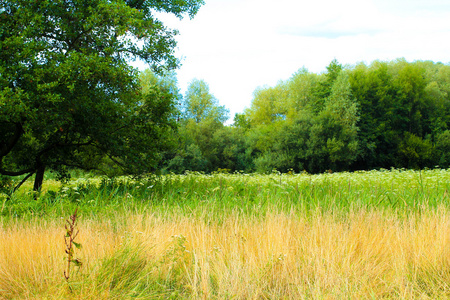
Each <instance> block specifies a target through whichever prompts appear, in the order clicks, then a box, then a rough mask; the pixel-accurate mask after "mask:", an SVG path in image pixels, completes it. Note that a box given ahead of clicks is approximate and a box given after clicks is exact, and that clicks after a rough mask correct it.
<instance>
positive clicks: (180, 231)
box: [0, 208, 450, 299]
mask: <svg viewBox="0 0 450 300" xmlns="http://www.w3.org/2000/svg"><path fill="white" fill-rule="evenodd" d="M124 220H126V222H124ZM114 222H116V223H114V224H113V223H111V222H110V221H108V220H104V221H101V220H96V221H92V220H81V221H80V224H79V228H80V236H79V242H80V243H81V244H82V245H83V248H82V250H80V251H79V252H78V256H79V257H80V258H81V259H82V260H83V261H84V265H83V267H82V269H80V271H79V272H78V273H74V277H73V280H72V283H71V284H72V288H73V296H76V297H78V298H80V299H111V298H112V299H124V298H128V297H136V298H138V299H148V298H151V297H156V296H159V297H162V298H168V297H170V296H172V297H174V299H181V298H186V299H201V298H206V299H229V298H232V297H234V298H236V299H260V298H263V299H264V298H266V299H282V298H288V299H302V298H313V299H324V298H331V299H342V298H351V299H369V298H375V299H380V298H390V299H392V298H397V299H417V298H425V299H427V298H428V299H438V298H447V297H450V289H449V283H450V271H449V270H450V248H449V246H448V245H449V237H450V226H449V225H450V216H449V215H448V212H447V210H445V209H438V210H436V211H433V212H431V211H430V212H424V213H422V214H421V215H411V216H409V217H407V218H402V219H399V218H398V217H396V216H394V215H391V214H389V213H388V214H386V213H381V212H376V211H358V212H356V211H355V212H351V213H350V214H349V215H348V218H345V219H340V218H339V217H336V216H335V215H333V214H331V213H325V214H324V213H321V212H319V211H316V212H313V213H312V214H311V215H310V216H308V217H305V216H301V215H298V214H297V213H295V212H294V211H292V212H291V213H290V214H286V213H280V212H276V209H275V208H274V211H271V212H268V213H267V214H266V217H265V218H263V219H260V218H251V217H249V216H242V215H241V214H240V213H239V212H238V211H236V212H235V213H232V214H230V215H229V216H227V217H226V218H225V219H224V220H223V221H222V222H221V223H220V224H218V223H217V222H215V221H214V220H210V222H205V221H200V220H196V219H191V218H189V217H188V216H173V218H172V219H171V220H168V219H166V218H162V217H160V216H157V215H152V214H146V215H138V214H133V215H124V216H119V215H118V216H117V219H116V220H115V221H114ZM62 225H63V221H62V220H61V221H60V220H57V221H47V222H41V221H38V220H35V221H32V222H27V223H22V222H17V223H15V224H9V226H8V227H7V228H2V229H1V232H0V262H1V263H0V295H1V296H2V297H3V298H6V299H20V298H23V299H43V298H51V299H55V298H56V299H66V298H67V297H71V294H70V292H69V290H68V289H67V284H66V282H65V280H64V277H63V269H64V263H63V257H64V243H63V235H64V230H63V229H62Z"/></svg>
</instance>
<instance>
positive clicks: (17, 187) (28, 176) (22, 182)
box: [11, 172, 34, 194]
mask: <svg viewBox="0 0 450 300" xmlns="http://www.w3.org/2000/svg"><path fill="white" fill-rule="evenodd" d="M33 174H34V172H32V173H30V174H28V175H27V176H25V178H24V179H22V181H21V182H20V183H19V184H18V185H16V187H15V188H14V190H13V191H12V193H11V194H14V193H15V192H16V191H17V190H18V189H19V188H20V187H21V186H22V184H24V183H25V181H27V180H28V178H30V177H31V175H33Z"/></svg>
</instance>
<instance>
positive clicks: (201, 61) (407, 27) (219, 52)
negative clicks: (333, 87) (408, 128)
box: [164, 0, 450, 120]
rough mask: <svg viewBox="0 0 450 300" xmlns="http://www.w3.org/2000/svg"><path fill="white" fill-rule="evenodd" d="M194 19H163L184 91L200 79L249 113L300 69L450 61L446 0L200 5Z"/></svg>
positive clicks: (449, 1) (215, 1) (246, 0)
mask: <svg viewBox="0 0 450 300" xmlns="http://www.w3.org/2000/svg"><path fill="white" fill-rule="evenodd" d="M205 2H206V4H205V5H204V6H203V7H201V8H200V11H199V13H198V14H197V15H196V16H195V18H194V19H193V20H190V19H189V18H188V17H186V18H185V19H183V20H182V21H179V20H177V19H176V18H164V23H165V24H166V25H167V26H168V27H171V28H175V29H178V30H179V32H180V34H179V36H178V37H177V40H178V48H177V51H176V53H177V56H178V57H182V58H183V59H182V64H183V65H182V67H181V68H180V69H179V70H178V71H177V74H178V82H179V86H180V88H181V91H182V93H183V94H184V92H185V91H186V88H187V86H188V84H189V82H190V81H191V80H192V79H194V78H198V79H203V80H205V81H206V83H208V84H209V87H210V91H211V93H212V94H213V95H214V96H215V97H216V98H217V99H218V100H219V103H220V104H222V105H225V106H226V107H227V108H228V109H229V110H230V119H231V120H232V119H233V117H234V114H235V113H236V112H242V111H243V110H244V108H246V107H249V106H250V103H251V100H252V98H253V91H254V90H255V89H256V88H257V87H258V86H265V85H267V86H273V85H275V84H276V83H277V82H278V81H279V80H286V79H288V78H289V77H291V75H292V74H293V73H295V72H296V71H297V70H298V69H300V68H302V67H306V68H307V69H308V70H309V71H311V72H314V73H320V72H323V71H324V70H325V68H326V66H327V65H328V64H329V63H330V62H331V61H332V60H333V59H334V58H336V59H337V60H338V61H339V62H340V63H341V64H349V65H354V64H356V63H358V62H365V63H366V64H369V63H370V62H372V61H373V60H377V59H378V60H393V59H396V58H401V57H404V58H405V59H407V60H408V61H414V60H432V61H435V62H438V61H440V62H443V63H448V62H450V0H340V1H336V0H308V1H306V0H277V1H274V0H270V1H269V0H205Z"/></svg>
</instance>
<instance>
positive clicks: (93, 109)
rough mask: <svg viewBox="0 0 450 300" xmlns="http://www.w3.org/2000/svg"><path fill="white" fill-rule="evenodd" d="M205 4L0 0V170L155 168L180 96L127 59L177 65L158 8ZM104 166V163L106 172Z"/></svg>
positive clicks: (170, 33) (187, 10)
mask: <svg viewBox="0 0 450 300" xmlns="http://www.w3.org/2000/svg"><path fill="white" fill-rule="evenodd" d="M202 4H203V1H202V0H182V1H178V0H168V1H152V0H127V1H125V0H52V1H50V0H43V1H29V0H0V20H1V23H0V24H1V25H0V124H1V126H0V143H1V144H0V174H2V175H7V176H17V175H26V174H27V177H28V176H31V175H32V174H36V177H35V185H34V188H35V189H36V190H38V189H40V187H41V185H42V180H43V175H44V172H45V170H53V171H56V172H58V173H59V174H60V175H64V174H65V171H66V170H67V168H73V167H75V168H82V169H88V170H89V169H101V168H102V167H104V166H106V165H110V164H113V165H115V166H118V167H119V168H120V169H121V171H122V172H124V173H127V174H140V173H142V172H148V171H149V170H152V168H155V166H156V165H157V162H158V160H159V159H160V156H161V152H162V151H164V149H166V148H167V147H168V146H169V143H168V142H169V141H167V139H165V138H164V136H165V134H166V133H167V132H168V131H171V130H172V128H173V127H174V125H175V119H174V117H173V114H174V112H175V106H174V105H175V100H176V99H177V95H175V94H174V92H173V90H171V89H170V88H168V87H167V86H164V85H158V84H147V85H146V87H145V89H144V91H143V89H142V84H140V82H139V72H138V71H137V70H136V69H134V68H132V67H131V66H130V65H129V62H130V60H133V59H140V60H143V61H144V62H146V63H147V64H149V65H150V67H151V68H152V69H153V70H155V71H157V72H161V71H162V70H163V69H167V70H170V69H174V68H176V67H177V66H178V65H179V61H178V59H177V58H176V57H175V56H174V53H173V49H174V47H175V45H176V42H175V39H174V36H175V35H176V34H177V32H176V31H175V30H172V29H168V28H166V27H165V26H164V25H163V24H162V22H160V21H159V20H158V19H157V18H155V12H166V13H171V14H174V15H176V16H177V17H180V18H181V17H183V16H184V15H189V16H190V17H193V16H194V15H195V14H196V12H197V11H198V9H199V7H200V6H201V5H202ZM103 169H104V168H103Z"/></svg>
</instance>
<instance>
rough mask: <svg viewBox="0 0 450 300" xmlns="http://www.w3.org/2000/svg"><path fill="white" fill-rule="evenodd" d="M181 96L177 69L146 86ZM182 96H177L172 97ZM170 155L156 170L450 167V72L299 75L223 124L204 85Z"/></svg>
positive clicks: (224, 114)
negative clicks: (231, 121)
mask: <svg viewBox="0 0 450 300" xmlns="http://www.w3.org/2000/svg"><path fill="white" fill-rule="evenodd" d="M152 76H153V77H154V78H153V83H157V82H158V83H159V84H160V85H163V86H166V88H169V89H171V90H172V91H175V92H176V91H178V88H177V86H176V77H175V75H174V74H173V73H170V74H168V75H167V76H163V77H157V76H154V75H152V74H151V73H150V72H146V73H144V74H143V75H142V78H144V79H145V78H147V80H143V82H147V84H148V83H149V82H151V80H150V81H149V78H151V77H152ZM176 93H178V92H176ZM176 98H177V99H178V101H179V104H180V105H179V107H180V109H179V115H178V116H177V121H178V131H177V132H175V131H174V136H173V137H171V139H172V140H173V141H177V147H176V148H175V149H176V150H174V151H169V152H165V153H164V154H163V157H162V158H163V159H162V160H161V164H160V166H159V169H161V170H162V171H163V172H175V173H183V172H185V171H186V170H192V171H204V172H212V171H216V170H218V169H227V170H230V171H246V172H251V171H257V172H271V171H273V170H278V171H280V172H289V171H291V172H303V171H307V172H310V173H319V172H326V171H330V170H331V171H353V170H368V169H378V168H388V169H389V168H392V167H394V168H434V167H436V166H439V167H443V168H447V167H449V166H450V131H449V125H450V66H449V65H448V64H442V63H435V62H431V61H416V62H407V61H406V60H404V59H399V60H395V61H391V62H382V61H375V62H373V63H372V64H370V65H366V64H363V63H361V64H358V65H355V66H343V65H341V64H339V63H338V62H337V61H336V60H334V61H332V62H331V63H330V64H329V65H328V67H327V68H326V71H325V72H323V73H321V74H315V73H311V72H309V71H308V70H306V69H300V70H299V71H298V72H297V73H295V74H294V75H293V76H292V77H291V78H289V79H288V80H286V81H280V82H279V83H278V84H277V85H276V86H274V87H262V88H258V89H257V90H256V91H255V92H254V98H253V100H252V103H251V107H250V108H248V109H246V110H245V111H244V112H243V113H241V114H236V115H235V116H234V123H233V125H231V126H225V125H224V121H225V120H227V118H228V111H227V109H226V108H225V107H224V106H221V105H219V104H218V100H217V99H216V98H215V97H214V96H213V95H212V94H211V92H210V91H209V88H208V85H207V83H205V82H204V81H202V80H193V81H192V82H191V84H190V86H189V88H188V90H187V92H186V95H184V97H182V96H181V95H179V93H178V94H177V97H176Z"/></svg>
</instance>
